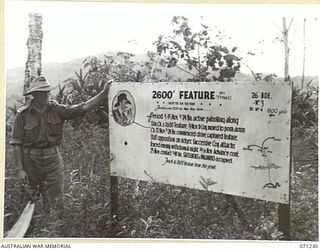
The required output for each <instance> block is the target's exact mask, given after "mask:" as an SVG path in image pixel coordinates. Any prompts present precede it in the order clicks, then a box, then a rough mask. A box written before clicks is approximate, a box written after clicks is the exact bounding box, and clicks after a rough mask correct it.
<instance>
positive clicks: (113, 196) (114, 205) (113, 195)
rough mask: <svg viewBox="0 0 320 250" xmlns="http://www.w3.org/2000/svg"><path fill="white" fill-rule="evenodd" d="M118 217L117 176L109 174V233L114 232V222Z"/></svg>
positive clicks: (112, 233) (113, 233)
mask: <svg viewBox="0 0 320 250" xmlns="http://www.w3.org/2000/svg"><path fill="white" fill-rule="evenodd" d="M117 219H118V177H116V176H110V221H111V235H115V234H116V233H115V232H116V223H117Z"/></svg>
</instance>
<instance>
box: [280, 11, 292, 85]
mask: <svg viewBox="0 0 320 250" xmlns="http://www.w3.org/2000/svg"><path fill="white" fill-rule="evenodd" d="M282 24H283V31H282V35H283V42H284V55H285V62H284V80H285V81H289V80H290V75H289V52H290V48H289V44H288V40H289V39H288V33H289V29H288V28H287V23H286V18H285V17H283V18H282Z"/></svg>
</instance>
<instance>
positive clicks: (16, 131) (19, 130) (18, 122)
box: [10, 113, 25, 145]
mask: <svg viewBox="0 0 320 250" xmlns="http://www.w3.org/2000/svg"><path fill="white" fill-rule="evenodd" d="M24 125H25V121H24V117H23V115H22V114H21V113H18V114H17V115H16V117H15V118H14V122H13V132H12V139H11V141H10V144H11V145H22V144H23V141H24Z"/></svg>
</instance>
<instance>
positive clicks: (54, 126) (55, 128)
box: [47, 116, 62, 137]
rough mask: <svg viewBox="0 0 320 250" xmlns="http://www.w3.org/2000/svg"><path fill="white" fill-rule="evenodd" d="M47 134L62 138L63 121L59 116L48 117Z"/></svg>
mask: <svg viewBox="0 0 320 250" xmlns="http://www.w3.org/2000/svg"><path fill="white" fill-rule="evenodd" d="M47 132H48V135H49V136H54V137H55V136H61V134H62V121H61V118H60V117H58V116H48V119H47Z"/></svg>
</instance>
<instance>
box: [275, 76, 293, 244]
mask: <svg viewBox="0 0 320 250" xmlns="http://www.w3.org/2000/svg"><path fill="white" fill-rule="evenodd" d="M290 84H291V119H290V156H289V157H290V163H289V204H279V210H278V215H279V231H281V232H283V236H284V240H289V239H290V202H291V194H290V193H291V172H292V171H294V169H293V170H292V168H293V166H294V161H293V159H292V157H291V151H292V107H293V99H292V91H293V82H291V83H290Z"/></svg>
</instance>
